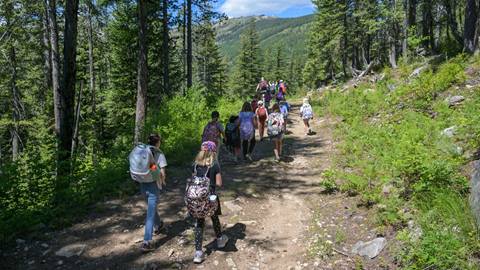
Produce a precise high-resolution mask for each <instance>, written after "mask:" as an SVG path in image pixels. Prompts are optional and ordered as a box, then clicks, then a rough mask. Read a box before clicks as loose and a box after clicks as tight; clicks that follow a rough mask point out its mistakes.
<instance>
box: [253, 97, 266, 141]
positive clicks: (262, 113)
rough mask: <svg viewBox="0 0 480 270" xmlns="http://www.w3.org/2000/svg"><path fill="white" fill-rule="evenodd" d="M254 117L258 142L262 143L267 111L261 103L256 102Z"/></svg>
mask: <svg viewBox="0 0 480 270" xmlns="http://www.w3.org/2000/svg"><path fill="white" fill-rule="evenodd" d="M255 116H256V117H257V123H258V134H259V135H260V141H263V134H264V132H265V122H266V121H267V118H268V111H267V109H266V108H265V106H264V105H263V101H261V100H260V101H259V102H258V108H257V110H256V111H255Z"/></svg>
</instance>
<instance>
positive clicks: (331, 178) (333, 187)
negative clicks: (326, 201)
mask: <svg viewBox="0 0 480 270" xmlns="http://www.w3.org/2000/svg"><path fill="white" fill-rule="evenodd" d="M320 184H321V185H322V187H323V188H324V189H325V192H326V193H333V192H335V191H337V190H338V186H337V183H336V182H335V173H334V172H332V171H329V170H326V171H324V172H323V173H322V182H320Z"/></svg>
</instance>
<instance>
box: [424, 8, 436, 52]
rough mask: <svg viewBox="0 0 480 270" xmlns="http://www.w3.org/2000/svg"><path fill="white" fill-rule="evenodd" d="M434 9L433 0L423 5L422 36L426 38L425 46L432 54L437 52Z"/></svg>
mask: <svg viewBox="0 0 480 270" xmlns="http://www.w3.org/2000/svg"><path fill="white" fill-rule="evenodd" d="M432 8H433V7H432V0H424V3H423V5H422V14H423V16H422V20H423V22H422V36H423V37H424V38H425V41H424V43H423V46H424V48H426V49H430V51H431V52H432V51H434V50H435V44H434V37H433V15H432Z"/></svg>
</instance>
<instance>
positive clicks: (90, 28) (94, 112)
mask: <svg viewBox="0 0 480 270" xmlns="http://www.w3.org/2000/svg"><path fill="white" fill-rule="evenodd" d="M87 9H88V13H87V19H88V25H87V26H88V27H87V32H88V72H89V76H90V92H91V95H92V118H93V122H92V124H93V127H92V128H93V131H94V134H95V137H94V138H93V146H92V161H93V164H94V165H96V164H97V147H98V145H97V142H98V139H99V137H100V136H99V130H98V128H97V124H98V117H97V92H96V87H95V86H96V85H95V84H96V77H95V58H94V55H93V24H92V11H93V2H92V1H89V2H88V3H87Z"/></svg>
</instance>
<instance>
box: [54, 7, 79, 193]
mask: <svg viewBox="0 0 480 270" xmlns="http://www.w3.org/2000/svg"><path fill="white" fill-rule="evenodd" d="M77 16H78V0H69V1H66V5H65V32H64V45H63V60H64V64H63V80H62V85H61V91H60V142H59V149H58V163H59V166H58V168H57V175H58V176H59V177H60V178H63V179H62V180H61V181H60V186H59V188H60V189H64V188H66V187H68V182H67V181H68V178H67V179H65V176H68V175H69V174H70V173H71V163H70V161H71V151H72V138H73V128H74V127H73V126H74V119H75V118H74V117H75V111H74V105H75V83H76V76H77V74H76V56H77V19H78V17H77Z"/></svg>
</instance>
